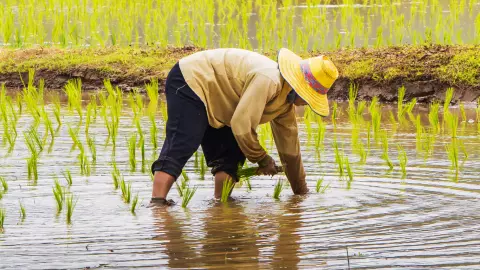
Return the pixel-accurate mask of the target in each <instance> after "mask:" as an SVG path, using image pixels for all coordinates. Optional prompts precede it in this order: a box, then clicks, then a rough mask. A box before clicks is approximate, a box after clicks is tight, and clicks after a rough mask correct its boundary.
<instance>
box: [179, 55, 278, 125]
mask: <svg viewBox="0 0 480 270" xmlns="http://www.w3.org/2000/svg"><path fill="white" fill-rule="evenodd" d="M180 69H181V71H182V74H183V76H184V77H185V81H186V82H187V83H188V85H189V86H190V87H191V88H192V90H193V91H194V92H195V93H196V94H197V95H198V96H199V97H200V99H201V100H202V101H203V102H204V103H205V106H206V109H207V114H208V120H209V123H210V125H211V126H213V127H217V128H219V127H222V126H223V125H227V126H230V121H231V119H232V116H233V113H234V111H235V108H236V107H237V105H238V102H239V100H240V98H241V97H242V95H243V94H244V93H245V90H246V86H249V85H251V83H252V82H253V81H255V80H256V81H258V82H259V85H263V86H264V87H260V88H256V89H255V91H268V90H269V87H273V89H272V93H271V94H270V95H269V96H270V98H273V97H274V96H275V95H276V94H278V92H279V91H280V90H281V88H282V85H283V82H284V80H283V78H282V77H281V75H280V71H279V69H278V64H277V62H275V61H273V60H271V59H269V58H268V57H266V56H263V55H260V54H258V53H256V52H252V51H248V50H242V49H214V50H207V51H201V52H198V53H195V54H192V55H190V56H187V57H185V58H183V59H181V60H180ZM275 90H276V91H275ZM274 92H275V93H274ZM252 94H255V93H252ZM258 94H260V93H258Z"/></svg>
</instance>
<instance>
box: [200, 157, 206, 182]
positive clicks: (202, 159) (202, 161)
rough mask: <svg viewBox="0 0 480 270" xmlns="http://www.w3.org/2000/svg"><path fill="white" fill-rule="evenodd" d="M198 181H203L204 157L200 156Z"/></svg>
mask: <svg viewBox="0 0 480 270" xmlns="http://www.w3.org/2000/svg"><path fill="white" fill-rule="evenodd" d="M200 179H202V180H205V155H203V154H202V155H201V156H200Z"/></svg>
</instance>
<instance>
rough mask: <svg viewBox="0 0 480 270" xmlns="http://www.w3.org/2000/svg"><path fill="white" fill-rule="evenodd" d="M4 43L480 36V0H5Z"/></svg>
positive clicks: (316, 46)
mask: <svg viewBox="0 0 480 270" xmlns="http://www.w3.org/2000/svg"><path fill="white" fill-rule="evenodd" d="M0 3H2V5H1V6H0V17H2V18H5V19H4V20H2V21H1V22H0V46H2V47H13V48H25V47H33V46H45V47H61V48H72V47H73V48H86V47H87V48H88V47H99V48H102V47H105V46H158V47H161V48H165V47H166V46H167V45H174V46H177V47H182V46H185V45H193V46H196V47H201V48H212V47H241V48H245V49H255V50H258V51H270V50H276V49H278V48H279V47H284V46H285V47H288V48H290V49H292V50H294V51H299V52H300V51H302V52H303V51H307V50H331V49H339V48H343V47H350V48H352V47H375V48H378V47H383V46H392V45H402V44H413V45H422V44H431V43H434V44H478V43H479V41H480V17H479V1H478V0H428V1H410V0H333V1H331V0H282V1H272V0H262V1H251V0H247V1H238V0H215V1H208V0H198V1H192V0H181V1H171V0H167V1H156V0H149V1H139V0H122V1H114V0H107V1H91V0H75V1H74V0H67V1H64V0H62V1H59V0H41V1H35V2H32V1H12V0H2V1H0Z"/></svg>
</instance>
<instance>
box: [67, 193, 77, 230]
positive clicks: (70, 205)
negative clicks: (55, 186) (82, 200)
mask: <svg viewBox="0 0 480 270" xmlns="http://www.w3.org/2000/svg"><path fill="white" fill-rule="evenodd" d="M77 202H78V198H75V196H73V194H70V195H67V196H66V198H65V204H66V208H67V213H66V217H67V224H72V215H73V210H74V209H75V206H76V205H77Z"/></svg>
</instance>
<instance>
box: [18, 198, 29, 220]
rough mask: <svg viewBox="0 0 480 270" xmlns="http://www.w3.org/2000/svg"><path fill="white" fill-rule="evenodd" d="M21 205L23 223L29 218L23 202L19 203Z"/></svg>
mask: <svg viewBox="0 0 480 270" xmlns="http://www.w3.org/2000/svg"><path fill="white" fill-rule="evenodd" d="M19 204H20V218H21V219H22V221H23V220H25V218H26V217H27V210H26V209H25V205H23V203H22V202H19Z"/></svg>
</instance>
